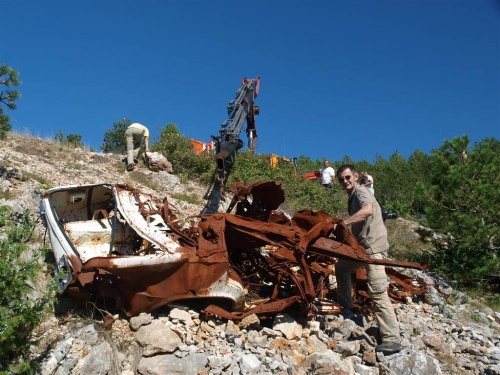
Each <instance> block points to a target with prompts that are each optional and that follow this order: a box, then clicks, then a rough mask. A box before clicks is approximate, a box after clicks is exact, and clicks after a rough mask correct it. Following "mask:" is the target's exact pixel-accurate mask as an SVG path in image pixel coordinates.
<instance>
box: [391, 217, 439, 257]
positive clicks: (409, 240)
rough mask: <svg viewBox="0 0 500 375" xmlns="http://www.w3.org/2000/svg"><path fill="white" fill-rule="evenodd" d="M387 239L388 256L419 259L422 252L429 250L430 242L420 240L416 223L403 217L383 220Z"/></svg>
mask: <svg viewBox="0 0 500 375" xmlns="http://www.w3.org/2000/svg"><path fill="white" fill-rule="evenodd" d="M385 225H386V227H387V233H388V239H389V245H390V248H389V256H390V257H391V258H394V259H398V260H407V261H419V260H420V259H421V256H422V253H424V252H426V251H431V250H432V249H433V248H434V247H433V245H432V244H431V243H429V242H425V241H423V240H421V238H420V236H419V235H418V233H416V231H415V230H416V228H417V227H418V224H416V223H415V222H413V221H410V220H405V219H394V220H392V219H389V220H387V221H386V222H385Z"/></svg>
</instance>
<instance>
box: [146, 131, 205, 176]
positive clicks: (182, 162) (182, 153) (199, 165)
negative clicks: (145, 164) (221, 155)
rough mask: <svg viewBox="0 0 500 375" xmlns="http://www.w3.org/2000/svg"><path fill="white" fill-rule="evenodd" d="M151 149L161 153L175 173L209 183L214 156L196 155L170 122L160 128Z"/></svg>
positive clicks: (187, 141) (190, 145)
mask: <svg viewBox="0 0 500 375" xmlns="http://www.w3.org/2000/svg"><path fill="white" fill-rule="evenodd" d="M151 150H152V151H157V152H160V153H161V154H163V155H164V156H165V157H166V158H167V159H168V161H170V162H171V163H172V168H173V170H174V173H175V174H177V175H182V174H184V175H185V176H187V177H188V178H195V179H197V180H200V181H202V182H204V183H209V182H210V181H211V180H212V178H213V176H214V173H215V160H214V156H213V155H212V154H205V153H204V154H200V155H197V154H196V153H195V152H194V150H193V146H192V144H191V142H190V141H189V140H188V139H187V138H186V137H184V136H183V135H182V134H181V133H180V132H179V130H178V129H177V127H176V126H175V125H174V124H172V123H169V124H167V126H166V127H165V128H163V129H161V131H160V139H159V140H158V142H155V143H153V144H152V145H151Z"/></svg>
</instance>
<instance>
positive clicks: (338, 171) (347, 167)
mask: <svg viewBox="0 0 500 375" xmlns="http://www.w3.org/2000/svg"><path fill="white" fill-rule="evenodd" d="M346 169H350V170H351V172H352V174H354V173H356V169H354V166H352V165H351V164H342V165H341V166H340V167H339V169H337V176H338V175H340V174H341V173H342V172H344V171H345V170H346Z"/></svg>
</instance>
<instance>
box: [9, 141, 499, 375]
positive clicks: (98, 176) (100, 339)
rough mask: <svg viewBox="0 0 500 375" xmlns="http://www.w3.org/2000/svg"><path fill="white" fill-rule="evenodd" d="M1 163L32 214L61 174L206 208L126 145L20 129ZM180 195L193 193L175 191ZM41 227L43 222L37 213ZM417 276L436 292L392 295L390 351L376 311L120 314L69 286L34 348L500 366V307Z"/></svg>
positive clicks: (130, 358) (333, 367)
mask: <svg viewBox="0 0 500 375" xmlns="http://www.w3.org/2000/svg"><path fill="white" fill-rule="evenodd" d="M0 175H1V179H0V191H1V192H2V196H3V197H4V198H2V199H0V205H9V206H11V207H12V208H13V210H14V211H15V212H19V213H21V212H24V211H26V210H29V211H30V212H32V213H33V217H34V218H36V216H37V215H38V204H39V200H40V198H41V197H42V196H43V193H44V191H45V190H46V189H47V188H50V187H55V186H60V185H70V184H83V183H101V182H113V183H127V184H129V185H132V186H134V187H137V188H140V189H141V190H144V191H146V192H149V193H151V194H154V195H157V196H164V195H165V194H167V195H168V196H169V202H170V203H171V204H172V205H173V206H174V207H176V208H177V209H178V211H179V212H182V213H183V214H185V215H190V214H197V213H199V211H200V209H201V207H202V205H203V203H204V202H203V199H202V197H203V193H205V189H206V187H203V186H199V185H197V184H196V183H193V182H191V183H185V182H182V183H181V181H180V180H179V178H178V177H177V176H175V175H172V174H168V173H166V172H151V171H149V170H148V169H146V168H145V167H144V166H141V165H140V166H139V167H138V168H137V169H136V170H135V171H134V172H132V173H127V172H125V166H124V164H123V163H122V162H121V156H119V155H110V154H102V153H96V152H91V151H88V150H81V149H72V148H68V147H66V146H62V145H58V144H54V143H52V142H48V141H45V140H41V139H37V138H35V137H31V136H21V135H18V134H9V136H8V138H7V139H6V140H4V141H3V147H2V149H1V150H0ZM181 196H182V197H186V196H188V197H191V198H192V199H188V200H190V201H191V202H195V203H187V202H186V201H185V200H180V199H175V197H181ZM398 220H399V219H398ZM36 230H37V231H38V232H39V233H40V234H42V233H43V227H41V225H39V226H38V227H37V228H36ZM39 237H40V238H41V239H43V236H42V235H40V236H39ZM48 276H49V275H48ZM417 276H418V277H420V278H424V279H425V280H426V282H427V284H428V285H429V293H428V294H427V295H426V296H425V297H424V298H421V299H411V298H408V299H407V301H406V303H404V304H397V305H396V304H395V305H394V309H395V311H396V314H397V317H398V320H399V323H400V330H401V334H402V337H403V340H402V345H403V346H404V350H403V351H402V352H400V353H397V354H394V355H391V356H384V355H383V354H381V353H377V354H376V353H375V350H374V347H375V345H376V340H377V336H378V333H377V328H376V325H375V323H374V321H373V317H372V316H370V315H368V316H365V317H364V324H363V326H362V327H361V326H358V325H356V323H355V322H353V321H351V320H348V319H346V320H344V319H343V318H342V317H341V316H337V315H318V316H316V317H315V318H313V319H309V320H308V319H307V318H304V317H299V316H292V315H288V314H279V315H277V316H276V317H273V318H270V319H263V320H261V319H259V318H258V317H257V316H255V315H252V316H249V317H247V318H245V319H244V320H243V321H241V322H238V323H235V322H232V321H225V320H218V319H215V318H213V317H205V316H204V315H203V314H200V311H199V310H198V309H196V308H193V307H192V306H191V307H189V306H183V305H180V304H176V305H170V306H168V307H165V308H163V309H160V310H158V311H156V312H155V313H154V314H141V315H140V316H137V317H134V318H130V319H124V318H123V316H121V315H119V314H116V313H109V312H107V311H103V310H99V309H97V308H96V307H95V306H89V305H86V306H81V305H78V304H77V303H76V301H74V300H72V299H70V298H66V297H64V296H61V297H60V298H59V303H58V305H57V306H56V308H55V311H54V312H53V313H52V314H50V316H48V317H47V318H46V319H45V320H44V321H43V323H42V324H41V325H40V326H39V327H37V329H36V330H35V331H34V332H33V337H32V338H33V339H36V342H37V345H36V346H35V345H34V346H33V347H32V348H31V353H30V354H31V356H32V357H33V358H37V359H38V360H39V361H40V363H41V373H42V374H44V375H49V374H61V375H62V374H75V375H76V374H85V375H87V374H367V375H368V374H398V375H399V374H426V375H432V374H450V375H451V374H492V375H493V374H497V375H498V374H500V313H499V312H495V311H493V310H491V309H489V308H488V307H486V306H484V305H482V304H481V303H479V302H478V301H475V300H472V299H471V298H469V297H468V296H467V295H465V294H463V293H461V292H459V291H456V290H453V289H452V288H451V287H450V286H449V285H447V284H446V283H444V282H443V281H442V280H440V278H439V277H438V276H436V275H431V274H423V273H419V274H416V273H415V277H417ZM40 285H43V280H42V281H41V282H40ZM39 292H40V293H41V292H43V291H39ZM113 314H116V315H113Z"/></svg>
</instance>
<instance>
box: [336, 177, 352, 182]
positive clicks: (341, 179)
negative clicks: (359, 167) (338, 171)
mask: <svg viewBox="0 0 500 375" xmlns="http://www.w3.org/2000/svg"><path fill="white" fill-rule="evenodd" d="M351 177H352V176H345V177H339V182H342V181H344V180H346V181H351Z"/></svg>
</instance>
